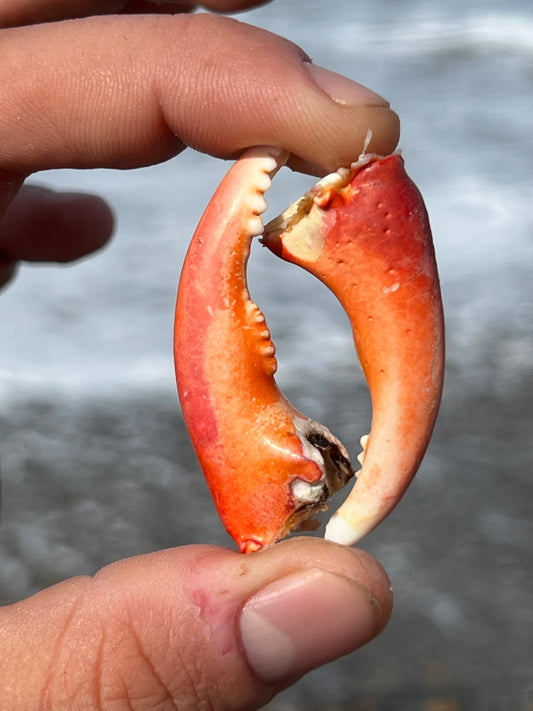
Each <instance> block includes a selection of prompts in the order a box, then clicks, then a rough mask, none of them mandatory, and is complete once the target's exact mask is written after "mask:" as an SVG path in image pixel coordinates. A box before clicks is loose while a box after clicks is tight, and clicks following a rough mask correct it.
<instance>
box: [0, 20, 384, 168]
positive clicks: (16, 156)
mask: <svg viewBox="0 0 533 711" xmlns="http://www.w3.org/2000/svg"><path fill="white" fill-rule="evenodd" d="M2 39H3V42H2V45H1V48H0V85H1V86H2V92H3V96H4V103H3V109H2V113H1V115H0V169H2V170H3V174H4V175H8V176H11V178H13V176H23V175H28V174H29V173H31V172H33V171H37V170H45V169H50V168H61V167H75V168H93V167H115V168H132V167H138V166H142V165H147V164H152V163H156V162H159V161H162V160H166V159H168V158H170V157H171V156H173V155H175V154H177V153H178V152H180V151H181V150H183V148H184V147H185V146H191V147H193V148H195V149H197V150H199V151H202V152H206V153H209V154H211V155H213V156H217V157H221V158H230V157H234V156H236V155H237V154H238V153H239V152H240V151H241V150H242V149H244V148H246V147H248V146H251V145H256V144H270V145H276V146H281V147H283V148H285V149H287V150H288V151H289V152H290V153H291V154H292V155H293V160H292V163H293V165H295V166H297V167H299V168H302V167H303V168H304V169H307V170H311V171H313V172H317V173H318V172H328V171H331V170H334V169H336V168H337V167H339V166H340V165H346V164H348V163H349V162H350V161H351V160H353V159H354V158H355V157H357V155H358V154H359V153H360V152H361V149H362V146H363V142H364V138H365V136H366V134H367V131H368V130H369V129H371V131H372V134H373V139H372V143H371V145H370V148H369V150H372V151H374V152H377V153H382V154H386V153H390V152H391V151H392V150H393V149H394V147H395V145H396V142H397V139H398V120H397V117H396V115H395V114H394V113H393V112H392V111H391V110H390V108H389V107H388V104H387V102H386V101H385V100H383V99H381V98H380V97H377V98H376V95H375V94H373V93H372V92H368V91H367V90H365V89H364V88H363V87H360V86H358V85H357V84H353V85H352V84H349V86H348V88H349V89H352V87H353V90H350V91H348V92H347V94H346V96H347V97H348V98H347V100H344V98H343V97H342V96H339V95H337V96H335V97H334V98H332V96H330V95H328V93H327V92H326V91H324V90H323V89H322V88H321V87H319V86H318V84H317V83H316V81H314V78H313V75H312V73H311V72H310V71H309V69H308V66H309V65H308V62H307V57H306V55H305V54H304V53H303V52H302V50H300V49H299V48H298V47H296V46H295V45H293V44H291V43H290V42H288V41H286V40H283V39H281V38H280V37H277V36H276V35H273V34H270V33H268V32H266V31H263V30H260V29H257V28H254V27H252V26H249V25H245V24H243V23H239V22H237V21H235V20H231V19H229V18H225V17H220V16H213V15H180V16H172V17H171V16H110V17H92V18H87V19H84V20H72V21H65V22H60V23H50V24H46V25H34V26H29V27H24V28H16V29H9V30H5V31H4V32H3V37H2ZM31 57H39V61H38V62H34V61H30V60H29V58H31ZM333 83H335V82H333ZM340 83H341V84H342V82H340ZM339 91H340V90H339V89H338V87H336V88H334V92H333V93H337V94H339ZM334 99H336V100H334Z"/></svg>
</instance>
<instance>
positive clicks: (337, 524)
mask: <svg viewBox="0 0 533 711" xmlns="http://www.w3.org/2000/svg"><path fill="white" fill-rule="evenodd" d="M365 533H366V531H359V530H358V529H357V528H356V527H355V526H353V525H352V524H351V523H350V522H349V521H347V520H346V519H345V518H344V516H339V515H338V513H337V514H334V515H333V516H332V517H331V518H330V520H329V522H328V524H327V526H326V531H325V533H324V538H325V539H326V540H328V541H333V543H340V544H341V545H343V546H353V545H354V544H355V543H357V541H359V540H361V538H363V536H364V535H365Z"/></svg>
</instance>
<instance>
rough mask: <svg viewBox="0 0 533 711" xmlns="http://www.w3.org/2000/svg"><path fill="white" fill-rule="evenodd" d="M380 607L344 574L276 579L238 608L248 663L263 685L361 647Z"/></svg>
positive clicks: (377, 625)
mask: <svg viewBox="0 0 533 711" xmlns="http://www.w3.org/2000/svg"><path fill="white" fill-rule="evenodd" d="M380 615H381V608H380V606H379V604H378V603H377V601H376V600H375V599H374V598H373V597H372V595H371V594H370V592H369V591H368V590H366V589H365V588H363V587H361V586H360V585H358V584H357V583H355V582H354V581H352V580H349V579H348V578H345V577H342V576H338V575H335V574H333V573H329V572H326V571H323V570H309V571H305V572H303V573H298V575H295V574H293V575H290V576H287V577H285V578H280V579H279V580H276V581H275V582H273V583H271V584H270V585H268V586H267V587H265V588H263V589H262V590H260V591H259V592H257V593H256V594H255V595H253V596H252V597H251V598H250V599H249V600H248V602H247V603H246V604H245V606H244V607H243V609H242V612H241V616H240V621H239V624H240V634H241V641H242V644H243V648H244V652H245V655H246V658H247V660H248V663H249V665H250V667H251V669H252V670H253V672H254V673H255V674H256V676H257V677H258V678H259V679H260V680H261V681H262V682H264V683H266V684H274V683H280V682H283V681H289V680H291V679H294V678H296V677H299V676H301V675H302V674H305V673H306V672H308V671H310V670H311V669H315V668H316V667H318V666H320V665H322V664H326V663H327V662H330V661H332V660H333V659H337V658H338V657H341V656H343V655H344V654H348V653H349V652H352V651H353V650H355V649H357V648H359V647H361V646H362V645H363V644H365V643H366V642H368V641H370V640H371V639H372V637H374V636H375V635H376V634H377V632H378V631H379V628H380V623H379V621H380Z"/></svg>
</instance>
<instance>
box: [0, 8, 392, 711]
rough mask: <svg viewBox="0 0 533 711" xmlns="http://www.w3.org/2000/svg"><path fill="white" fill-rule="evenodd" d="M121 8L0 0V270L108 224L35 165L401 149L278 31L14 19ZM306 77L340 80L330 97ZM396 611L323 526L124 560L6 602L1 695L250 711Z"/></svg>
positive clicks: (43, 703) (319, 160) (356, 96)
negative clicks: (50, 187)
mask: <svg viewBox="0 0 533 711" xmlns="http://www.w3.org/2000/svg"><path fill="white" fill-rule="evenodd" d="M253 4H257V3H254V2H252V1H248V2H246V1H241V2H239V1H238V0H234V2H231V0H226V1H225V2H224V1H223V0H219V2H218V3H217V2H216V0H212V1H211V3H206V5H208V6H209V7H210V8H212V9H217V6H218V9H220V10H229V9H237V8H239V7H240V8H242V7H245V6H250V5H253ZM118 5H124V3H118V2H114V3H113V2H107V3H106V2H104V1H103V0H92V1H91V0H84V1H83V0H79V2H72V0H69V2H66V1H65V3H63V4H61V3H58V2H57V0H54V1H52V0H40V2H36V1H35V0H32V2H20V0H16V1H15V0H5V1H4V2H3V3H2V4H1V6H0V26H4V27H5V29H3V30H1V33H2V42H1V43H0V85H1V86H2V92H3V98H4V102H3V106H2V108H1V109H0V218H2V219H1V222H0V280H3V281H6V280H7V279H9V278H10V276H11V275H12V274H13V272H14V269H15V265H16V263H17V261H18V260H21V259H23V260H39V261H41V260H44V261H66V260H71V259H76V258H78V257H80V256H82V255H83V254H86V253H88V252H91V251H94V250H95V249H97V248H98V247H100V246H101V245H102V244H104V243H105V241H106V240H107V239H108V238H109V235H110V233H111V231H112V222H113V220H112V216H111V212H110V210H109V208H108V207H107V206H106V204H105V203H104V202H103V201H102V200H101V199H99V198H95V197H93V196H88V195H85V196H84V195H73V194H59V193H51V192H50V191H47V190H45V189H44V188H36V187H34V186H25V185H23V183H24V180H25V179H26V178H27V176H29V175H30V174H31V173H32V172H34V171H37V170H46V169H49V168H60V167H78V168H90V167H104V166H109V167H116V168H130V167H136V166H141V165H146V164H150V163H155V162H158V161H161V160H165V159H167V158H169V157H171V156H172V155H175V154H177V153H179V152H180V151H181V150H183V149H184V148H185V147H186V146H192V147H194V148H196V149H198V150H202V151H205V152H208V153H210V154H212V155H214V156H218V157H223V158H229V157H234V156H236V155H238V154H239V152H240V151H241V150H242V149H243V148H245V147H247V146H250V145H255V144H265V143H267V144H268V143H270V144H272V145H280V146H282V147H284V148H286V149H288V150H289V151H290V152H291V165H292V167H294V168H296V169H300V170H306V171H308V172H311V173H318V174H319V173H324V172H327V171H330V170H333V169H335V168H337V167H338V166H339V165H342V164H346V163H348V162H349V161H351V160H352V159H353V158H354V157H356V156H357V155H358V154H359V153H360V152H361V149H362V145H363V140H364V137H365V135H366V132H367V130H368V128H370V129H372V132H373V142H372V144H371V147H370V148H371V150H373V151H375V152H378V153H384V154H385V153H390V152H391V151H392V150H393V149H394V147H395V145H396V141H397V136H398V123H397V119H396V117H395V115H394V114H393V113H392V112H391V111H390V110H389V109H388V107H387V104H386V102H384V101H383V100H381V99H380V98H379V97H376V95H374V94H372V93H371V92H370V93H369V92H367V90H365V89H363V88H362V87H359V86H358V85H352V84H349V83H348V84H345V83H344V82H343V80H342V79H340V78H338V77H336V76H333V77H331V76H330V75H328V74H324V73H321V72H320V70H318V74H317V73H316V70H310V69H309V64H308V62H307V61H306V58H305V55H304V54H303V53H302V52H301V50H299V49H298V48H296V47H295V46H294V45H292V44H290V43H289V42H286V41H285V40H282V39H280V38H278V37H275V36H273V35H271V34H269V33H266V32H263V31H261V30H258V29H256V28H253V27H250V26H247V25H243V24H240V23H236V22H234V21H232V20H230V19H227V18H223V17H216V16H205V15H194V16H190V15H179V16H175V17H169V16H159V15H156V14H154V15H145V16H141V15H135V16H131V15H124V16H118V15H115V16H99V17H86V18H85V19H79V20H72V21H68V22H61V23H56V22H51V23H49V24H42V23H41V24H33V25H29V26H25V27H15V26H14V25H16V24H24V23H28V22H33V23H39V22H40V21H48V20H55V19H60V18H61V17H62V16H65V17H66V16H69V13H70V14H86V15H90V13H91V12H100V13H103V12H106V10H107V11H113V10H115V9H116V7H117V6H118ZM133 5H134V3H129V4H128V5H127V7H125V9H126V10H130V11H131V10H132V9H133ZM141 5H146V3H136V6H137V8H139V7H140V6H141ZM184 5H186V3H179V9H183V6H184ZM170 6H171V3H168V4H163V5H160V6H154V11H155V10H156V9H159V10H168V9H169V8H170ZM173 7H174V9H176V7H178V5H173ZM74 10H76V12H74ZM61 12H62V13H63V15H61V14H57V13H61ZM35 57H38V58H39V61H34V58H35ZM313 72H315V73H314V74H313ZM313 77H315V79H316V78H318V79H320V80H321V81H322V82H323V81H324V80H326V81H329V82H332V83H330V93H332V94H333V96H334V97H335V98H336V99H337V101H334V100H332V99H331V98H330V96H328V94H327V93H325V92H324V91H323V89H322V88H320V87H319V86H317V85H316V83H315V82H314V81H313ZM258 78H259V80H258ZM206 107H208V108H206ZM214 117H215V118H214ZM8 503H9V502H8ZM304 602H305V605H304V604H303V603H304ZM390 610H391V593H390V588H389V583H388V580H387V577H386V575H385V573H384V572H383V571H382V569H381V568H380V566H379V564H378V563H377V562H376V561H375V560H374V559H373V558H371V557H370V556H369V555H368V554H365V553H363V552H360V551H354V550H348V549H343V548H340V547H337V546H334V545H332V544H329V543H327V542H325V541H320V540H314V539H309V538H307V539H296V540H291V541H287V542H284V543H282V544H279V545H276V546H274V547H272V548H270V549H268V550H266V551H264V552H262V553H259V554H254V555H249V556H246V557H243V556H241V555H240V554H237V553H235V552H231V551H227V550H222V549H217V548H213V547H207V546H193V547H186V548H182V549H172V550H169V551H162V552H160V553H154V554H152V555H148V556H142V557H139V558H134V559H130V560H126V561H121V562H119V563H116V564H114V565H112V566H109V567H107V568H105V569H103V570H102V571H100V572H99V573H98V574H97V575H96V576H95V577H94V578H78V579H74V580H69V581H66V582H64V583H61V584H59V585H57V586H54V587H52V588H49V589H47V590H45V591H43V592H41V593H39V594H38V595H35V596H33V597H31V598H28V599H27V600H25V601H22V602H20V603H17V604H14V605H11V606H8V607H6V608H4V609H3V610H0V630H1V633H0V634H1V635H2V640H1V642H0V645H1V646H0V649H1V650H2V655H1V657H0V659H1V660H2V662H1V665H0V708H9V709H10V711H17V709H24V710H25V711H26V710H27V709H40V708H54V709H62V708H65V709H71V708H84V709H104V708H105V709H107V708H111V705H113V708H121V707H122V706H124V707H125V708H129V707H130V706H131V704H132V703H135V704H136V708H144V709H150V708H154V707H155V706H158V705H159V707H161V708H169V709H170V708H180V709H182V708H199V707H202V705H203V704H204V705H206V704H207V705H209V704H211V706H212V707H213V708H224V709H245V708H257V707H259V706H261V705H263V704H264V703H266V701H267V700H268V699H269V698H271V697H272V696H273V695H274V694H275V693H276V692H277V691H278V690H279V689H281V688H283V687H285V686H287V685H289V684H290V683H292V682H293V681H294V680H295V679H296V678H298V677H299V676H300V675H302V674H304V673H305V672H306V671H308V670H309V669H311V668H313V667H315V666H317V665H319V664H322V663H325V662H327V661H330V660H331V659H334V658H336V657H338V656H340V655H342V654H345V653H347V652H349V651H351V650H353V649H356V648H357V647H359V646H361V645H363V644H365V643H366V642H367V641H369V640H370V639H371V638H372V637H373V636H375V634H377V633H378V632H379V631H380V630H381V629H382V627H383V626H384V625H385V624H386V622H387V619H388V617H389V615H390Z"/></svg>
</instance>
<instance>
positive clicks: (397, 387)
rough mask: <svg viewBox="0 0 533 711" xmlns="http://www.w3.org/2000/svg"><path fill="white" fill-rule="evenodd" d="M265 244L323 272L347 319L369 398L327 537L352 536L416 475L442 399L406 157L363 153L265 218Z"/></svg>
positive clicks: (433, 271) (427, 273)
mask: <svg viewBox="0 0 533 711" xmlns="http://www.w3.org/2000/svg"><path fill="white" fill-rule="evenodd" d="M263 243H264V244H265V245H266V246H267V247H269V248H270V249H271V250H272V251H273V252H275V253H276V254H277V255H279V256H281V257H282V258H283V259H286V260H288V261H290V262H294V263H295V264H298V265H300V266H302V267H304V268H305V269H307V270H308V271H309V272H311V273H312V274H314V275H315V276H317V277H318V278H319V279H320V280H321V281H323V282H324V284H326V285H327V286H328V287H329V288H330V289H331V290H332V291H333V293H334V294H335V295H336V296H337V298H338V299H339V301H340V302H341V304H342V306H343V308H344V309H345V311H346V312H347V314H348V317H349V319H350V322H351V325H352V329H353V337H354V341H355V345H356V348H357V351H358V355H359V359H360V362H361V365H362V368H363V371H364V373H365V376H366V379H367V382H368V385H369V389H370V395H371V400H372V428H371V432H370V436H369V438H366V437H364V438H362V440H361V444H362V445H363V449H364V454H363V455H362V456H361V461H362V469H361V471H360V472H359V473H358V477H357V481H356V483H355V486H354V487H353V489H352V491H351V492H350V495H349V496H348V498H347V499H346V501H345V502H344V504H343V505H342V506H341V507H340V508H339V510H338V511H337V512H336V513H335V514H334V515H333V516H332V518H331V519H330V521H329V523H328V525H327V527H326V538H329V539H330V540H334V541H337V542H339V543H345V544H350V545H351V544H353V543H355V542H357V541H358V540H360V539H361V538H362V537H363V536H364V535H365V534H366V533H368V532H369V531H371V530H372V529H373V528H374V527H375V526H377V525H378V524H379V523H380V522H381V521H382V520H383V519H384V518H385V517H386V516H387V514H388V513H389V512H390V511H391V510H392V509H393V508H394V506H395V505H396V504H397V502H398V501H399V500H400V498H401V497H402V495H403V493H404V492H405V490H406V489H407V487H408V485H409V483H410V481H411V479H412V477H413V476H414V474H415V473H416V470H417V469H418V466H419V464H420V462H421V460H422V457H423V455H424V452H425V450H426V447H427V445H428V442H429V439H430V436H431V433H432V430H433V425H434V423H435V419H436V416H437V411H438V408H439V404H440V398H441V392H442V383H443V371H444V365H443V364H444V327H443V314H442V303H441V297H440V289H439V279H438V274H437V267H436V263H435V257H434V251H433V244H432V238H431V231H430V227H429V221H428V217H427V213H426V209H425V206H424V203H423V200H422V197H421V195H420V193H419V192H418V190H417V188H416V186H415V185H414V183H413V182H412V181H411V180H410V179H409V177H408V176H407V174H406V172H405V170H404V165H403V160H402V158H401V157H400V156H399V155H397V154H396V155H392V156H388V157H385V158H381V157H378V156H372V155H365V154H364V153H363V154H362V156H361V157H360V159H359V161H357V162H356V163H354V164H353V165H352V166H351V169H350V170H343V169H341V170H340V171H338V172H337V173H333V174H332V175H330V176H327V177H326V178H324V179H323V180H321V181H320V182H319V183H318V184H317V185H316V186H315V187H314V188H313V189H312V190H311V191H310V192H309V193H307V194H306V195H305V196H304V197H303V198H302V199H301V200H300V201H299V202H297V203H295V204H294V205H293V206H291V207H290V208H288V209H287V210H286V211H285V212H284V213H283V214H282V215H281V216H280V217H279V218H277V219H276V220H274V221H273V222H272V223H270V224H269V225H267V227H266V228H265V237H264V238H263Z"/></svg>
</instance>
